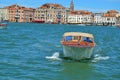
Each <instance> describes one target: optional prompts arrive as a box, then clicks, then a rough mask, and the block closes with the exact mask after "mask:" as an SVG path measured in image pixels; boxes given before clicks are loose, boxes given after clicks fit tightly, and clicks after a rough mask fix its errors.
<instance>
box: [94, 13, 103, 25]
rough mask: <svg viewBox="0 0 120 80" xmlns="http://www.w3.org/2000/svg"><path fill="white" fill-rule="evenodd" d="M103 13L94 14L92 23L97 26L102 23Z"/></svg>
mask: <svg viewBox="0 0 120 80" xmlns="http://www.w3.org/2000/svg"><path fill="white" fill-rule="evenodd" d="M102 16H103V13H94V23H95V24H96V25H97V24H98V25H99V24H102V23H103V17H102Z"/></svg>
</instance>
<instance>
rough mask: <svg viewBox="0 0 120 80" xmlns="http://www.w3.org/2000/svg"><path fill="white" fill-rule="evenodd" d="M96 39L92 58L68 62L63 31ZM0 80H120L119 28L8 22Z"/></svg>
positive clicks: (1, 37) (0, 34)
mask: <svg viewBox="0 0 120 80" xmlns="http://www.w3.org/2000/svg"><path fill="white" fill-rule="evenodd" d="M69 31H74V32H87V33H92V34H93V35H94V37H95V42H96V47H95V48H94V52H93V54H94V55H93V58H92V59H91V60H87V61H74V60H65V59H63V58H62V57H61V56H62V55H63V51H62V45H61V44H60V40H61V39H62V35H63V33H64V32H69ZM0 80H120V28H117V27H111V26H106V27H102V26H79V25H63V24H34V23H8V28H7V29H3V30H0Z"/></svg>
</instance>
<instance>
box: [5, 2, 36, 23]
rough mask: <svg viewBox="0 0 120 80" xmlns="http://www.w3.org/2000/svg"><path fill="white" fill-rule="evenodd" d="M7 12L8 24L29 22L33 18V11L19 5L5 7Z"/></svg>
mask: <svg viewBox="0 0 120 80" xmlns="http://www.w3.org/2000/svg"><path fill="white" fill-rule="evenodd" d="M5 8H6V9H8V10H9V13H8V15H9V21H10V22H31V21H32V20H33V17H34V9H32V8H26V7H23V6H19V5H16V4H14V5H11V6H7V7H5Z"/></svg>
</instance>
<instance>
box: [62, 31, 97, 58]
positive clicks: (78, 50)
mask: <svg viewBox="0 0 120 80" xmlns="http://www.w3.org/2000/svg"><path fill="white" fill-rule="evenodd" d="M61 44H62V45H63V52H64V57H65V58H66V57H67V58H72V59H75V60H81V59H89V58H91V56H92V53H93V49H94V46H95V42H94V37H93V35H92V34H89V33H82V32H66V33H64V35H63V39H62V41H61Z"/></svg>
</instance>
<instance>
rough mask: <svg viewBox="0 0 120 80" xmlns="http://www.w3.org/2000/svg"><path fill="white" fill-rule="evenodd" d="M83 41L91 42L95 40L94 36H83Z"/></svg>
mask: <svg viewBox="0 0 120 80" xmlns="http://www.w3.org/2000/svg"><path fill="white" fill-rule="evenodd" d="M83 41H85V42H90V43H92V42H93V40H92V38H89V37H83Z"/></svg>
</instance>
